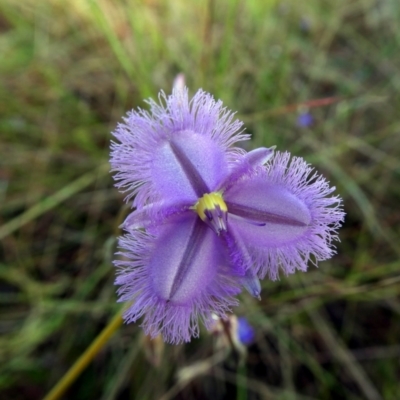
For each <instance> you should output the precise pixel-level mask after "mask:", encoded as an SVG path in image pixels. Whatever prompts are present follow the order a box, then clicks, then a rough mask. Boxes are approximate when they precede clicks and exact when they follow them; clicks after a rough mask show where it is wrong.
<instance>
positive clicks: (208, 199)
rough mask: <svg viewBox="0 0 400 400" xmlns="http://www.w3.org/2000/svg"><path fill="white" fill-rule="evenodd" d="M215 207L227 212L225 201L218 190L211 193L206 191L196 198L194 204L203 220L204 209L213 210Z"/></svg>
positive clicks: (204, 217)
mask: <svg viewBox="0 0 400 400" xmlns="http://www.w3.org/2000/svg"><path fill="white" fill-rule="evenodd" d="M217 207H219V209H220V210H221V211H222V212H225V213H226V212H227V211H228V207H227V206H226V203H225V201H224V199H223V198H222V194H221V193H219V192H213V193H206V194H205V195H204V196H203V197H202V198H200V199H199V200H198V202H197V203H196V204H195V205H194V207H193V208H194V209H195V210H196V212H197V214H198V216H199V217H200V218H201V219H202V220H203V221H205V220H206V218H207V216H206V214H205V213H206V211H213V210H216V209H217Z"/></svg>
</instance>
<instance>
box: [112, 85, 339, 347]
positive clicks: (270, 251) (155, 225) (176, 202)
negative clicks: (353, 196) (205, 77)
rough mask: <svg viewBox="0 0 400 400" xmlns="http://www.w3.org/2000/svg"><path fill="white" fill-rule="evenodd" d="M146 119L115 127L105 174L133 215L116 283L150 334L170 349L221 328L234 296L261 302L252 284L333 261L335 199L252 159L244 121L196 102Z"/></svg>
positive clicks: (311, 182) (257, 153)
mask: <svg viewBox="0 0 400 400" xmlns="http://www.w3.org/2000/svg"><path fill="white" fill-rule="evenodd" d="M160 100H161V104H160V105H159V104H157V103H155V102H153V101H152V100H150V101H149V104H150V107H151V110H150V112H146V111H143V110H139V111H138V112H131V113H129V114H128V116H127V117H126V118H125V120H124V123H122V124H119V125H118V127H117V129H116V131H115V132H114V136H115V137H116V138H117V139H118V142H115V143H112V153H111V165H112V168H113V171H115V172H116V174H115V178H116V180H117V181H118V183H117V186H118V187H119V188H120V189H121V190H123V191H124V192H127V193H128V196H127V199H128V200H131V199H132V198H133V206H134V207H136V209H135V210H134V211H133V212H132V213H131V214H130V215H129V216H128V217H127V219H126V221H125V222H124V224H123V225H122V227H123V228H124V229H125V230H126V231H127V234H126V235H125V236H124V237H122V238H121V239H120V248H121V253H120V254H121V255H122V256H123V257H122V258H121V259H120V260H117V261H115V265H116V267H117V279H116V284H117V285H119V286H120V287H119V289H118V294H119V301H129V302H132V305H131V306H130V307H129V309H128V310H127V311H126V313H125V316H124V317H125V320H126V321H127V322H131V321H136V320H137V319H139V318H141V317H143V322H142V326H143V328H144V330H145V332H146V334H148V335H150V336H153V337H155V336H157V335H158V334H160V333H161V334H162V335H163V337H164V340H166V341H168V342H171V343H179V342H182V341H189V340H190V339H191V337H196V336H198V334H199V320H201V321H203V323H204V324H205V326H206V327H207V328H209V327H210V326H211V325H212V321H213V319H212V315H213V314H216V315H218V316H219V317H220V318H226V315H227V313H228V312H230V310H231V307H232V306H235V305H237V300H236V298H235V296H236V295H237V294H238V293H239V291H240V289H241V288H242V287H244V288H246V289H247V290H248V291H249V292H250V293H251V294H252V295H253V296H255V297H259V296H260V292H261V286H260V283H259V279H262V278H263V277H265V276H266V275H267V276H268V277H269V278H270V279H277V278H278V275H279V271H282V272H283V273H284V274H290V273H293V272H295V271H296V270H302V271H305V270H306V269H307V263H308V261H309V259H310V258H311V257H312V258H313V262H314V263H317V262H318V261H320V260H324V259H327V258H329V257H331V256H332V255H333V254H334V250H333V248H332V244H331V242H332V241H333V240H335V239H337V237H336V231H337V229H338V228H339V226H340V223H341V221H342V220H343V217H344V213H343V211H342V208H341V201H340V199H339V198H338V197H335V196H331V193H332V192H333V190H334V188H330V187H329V185H328V182H327V181H326V180H325V179H324V178H323V177H321V176H319V175H318V174H316V173H313V172H312V168H311V167H309V166H308V164H307V163H306V162H305V161H303V160H302V159H300V158H297V157H294V158H292V159H291V158H290V155H289V153H276V154H275V155H274V148H270V149H262V148H261V149H256V150H253V151H251V152H249V153H246V152H245V151H244V150H242V149H239V148H236V147H233V144H234V143H235V142H238V141H241V140H246V139H248V136H247V135H245V134H243V133H241V132H240V129H241V126H242V124H241V122H239V121H237V120H233V114H232V113H231V112H229V111H228V110H226V109H225V108H223V107H222V102H220V101H218V102H216V101H215V100H214V99H213V98H212V97H211V95H209V94H207V93H205V92H203V91H201V90H200V91H198V92H197V93H196V95H195V96H194V97H193V99H192V100H190V101H189V99H188V92H187V90H177V89H176V90H174V91H173V93H172V95H170V96H168V97H167V96H165V95H164V94H161V95H160Z"/></svg>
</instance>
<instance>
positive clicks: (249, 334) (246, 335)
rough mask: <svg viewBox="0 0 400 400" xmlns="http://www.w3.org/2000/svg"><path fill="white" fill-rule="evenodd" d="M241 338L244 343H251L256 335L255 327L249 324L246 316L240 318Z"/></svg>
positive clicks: (239, 334)
mask: <svg viewBox="0 0 400 400" xmlns="http://www.w3.org/2000/svg"><path fill="white" fill-rule="evenodd" d="M237 335H238V337H239V340H240V342H241V343H243V344H244V345H246V346H247V345H249V344H251V343H252V342H253V341H254V338H255V336H256V334H255V331H254V328H253V327H252V326H251V325H250V324H249V321H247V319H246V318H245V317H239V318H238V333H237Z"/></svg>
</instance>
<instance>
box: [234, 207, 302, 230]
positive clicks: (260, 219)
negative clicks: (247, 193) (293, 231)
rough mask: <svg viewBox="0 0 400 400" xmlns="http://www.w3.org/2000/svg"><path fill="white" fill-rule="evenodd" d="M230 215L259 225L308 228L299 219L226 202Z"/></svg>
mask: <svg viewBox="0 0 400 400" xmlns="http://www.w3.org/2000/svg"><path fill="white" fill-rule="evenodd" d="M226 205H227V207H228V210H229V213H230V214H234V215H237V216H239V217H242V218H244V219H246V220H248V221H249V222H250V223H254V222H257V223H258V224H264V223H271V224H281V225H290V226H307V225H308V224H306V223H304V222H303V221H300V220H298V219H295V218H292V217H287V216H285V215H278V214H273V213H269V212H267V211H262V210H257V209H255V208H252V207H247V206H244V205H241V204H235V203H232V202H228V201H226Z"/></svg>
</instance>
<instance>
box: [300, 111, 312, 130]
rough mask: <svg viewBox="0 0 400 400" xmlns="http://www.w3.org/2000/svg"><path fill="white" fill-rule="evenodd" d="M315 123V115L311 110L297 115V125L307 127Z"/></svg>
mask: <svg viewBox="0 0 400 400" xmlns="http://www.w3.org/2000/svg"><path fill="white" fill-rule="evenodd" d="M313 123H314V117H313V116H312V115H311V114H310V113H309V112H302V113H301V114H300V115H299V116H298V117H297V125H298V126H300V127H302V128H307V127H309V126H311V125H312V124H313Z"/></svg>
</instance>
